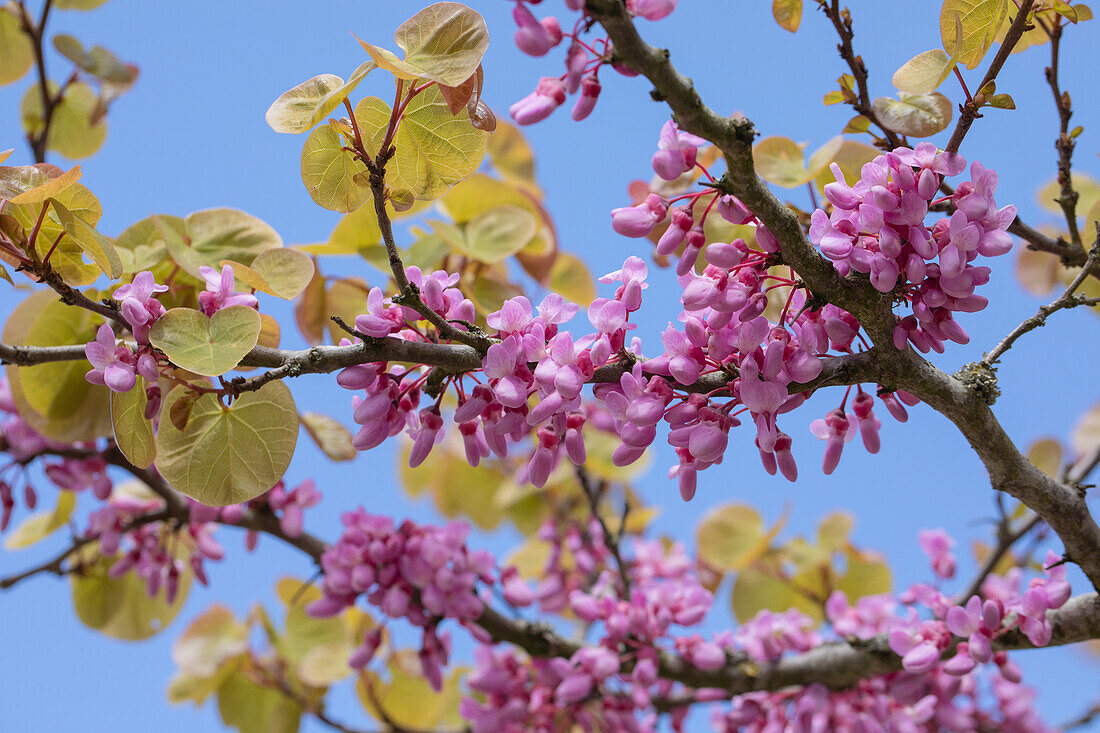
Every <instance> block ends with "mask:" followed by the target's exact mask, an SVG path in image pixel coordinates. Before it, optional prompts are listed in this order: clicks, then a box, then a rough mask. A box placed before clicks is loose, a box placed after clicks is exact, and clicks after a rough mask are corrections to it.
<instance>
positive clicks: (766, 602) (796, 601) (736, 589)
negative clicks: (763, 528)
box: [731, 563, 822, 623]
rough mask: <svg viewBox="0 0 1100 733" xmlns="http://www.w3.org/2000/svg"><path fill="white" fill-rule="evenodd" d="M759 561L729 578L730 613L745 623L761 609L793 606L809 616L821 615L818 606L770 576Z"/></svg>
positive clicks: (785, 608)
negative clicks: (730, 586) (730, 589)
mask: <svg viewBox="0 0 1100 733" xmlns="http://www.w3.org/2000/svg"><path fill="white" fill-rule="evenodd" d="M762 568H763V566H762V565H761V564H759V563H758V564H754V565H750V566H749V567H747V568H745V569H744V570H742V571H741V572H739V573H738V574H737V579H736V580H734V582H733V593H732V596H731V602H732V605H733V615H734V616H735V617H736V618H737V620H738V621H739V622H741V623H745V622H746V621H748V620H749V619H751V618H752V617H753V616H755V615H756V614H758V613H760V612H761V611H763V610H765V609H766V610H769V611H776V612H779V613H781V612H783V611H786V610H787V609H788V608H797V609H798V610H799V611H802V612H803V613H805V614H806V615H808V616H810V617H811V618H815V619H820V618H821V617H822V613H821V607H820V606H818V605H817V604H815V603H814V602H813V601H811V600H810V599H809V598H807V597H806V596H805V595H803V594H802V593H799V592H798V591H797V590H796V589H795V588H794V586H793V585H792V584H791V583H789V582H785V581H782V580H778V579H777V578H775V577H773V576H772V574H770V572H767V571H765V570H763V569H762Z"/></svg>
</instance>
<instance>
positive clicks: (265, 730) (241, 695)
mask: <svg viewBox="0 0 1100 733" xmlns="http://www.w3.org/2000/svg"><path fill="white" fill-rule="evenodd" d="M218 712H219V713H220V714H221V716H222V720H223V721H224V722H225V724H226V725H230V726H233V727H234V728H236V729H237V730H238V731H240V733H297V730H298V725H299V723H300V721H301V717H302V708H301V707H300V706H299V705H298V703H296V702H294V700H292V699H291V698H290V697H288V696H286V695H284V694H283V693H282V692H280V691H279V690H278V689H277V688H274V687H261V686H260V685H258V684H256V683H255V682H253V681H252V680H251V679H250V678H249V676H248V675H247V674H245V672H244V671H243V670H238V671H237V672H236V673H235V674H232V675H230V677H229V678H228V679H226V680H225V682H223V683H222V685H221V687H219V688H218Z"/></svg>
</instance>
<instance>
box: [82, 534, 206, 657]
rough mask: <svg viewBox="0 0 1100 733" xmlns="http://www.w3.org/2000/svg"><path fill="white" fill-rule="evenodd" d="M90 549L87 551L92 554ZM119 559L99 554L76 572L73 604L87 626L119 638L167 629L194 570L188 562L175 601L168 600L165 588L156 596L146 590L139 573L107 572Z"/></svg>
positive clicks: (145, 635) (143, 636) (134, 638)
mask: <svg viewBox="0 0 1100 733" xmlns="http://www.w3.org/2000/svg"><path fill="white" fill-rule="evenodd" d="M92 552H93V551H92V550H89V552H88V553H86V554H87V555H89V556H90V555H91V554H92ZM115 561H116V560H115V559H113V558H111V559H107V558H96V559H94V560H93V561H92V562H90V563H86V564H84V565H83V566H82V568H83V570H82V572H81V573H79V574H76V573H74V574H72V575H71V576H70V577H71V578H72V593H73V608H74V609H75V610H76V615H77V617H78V618H79V619H80V620H81V622H82V623H84V625H85V626H88V627H90V628H93V629H95V630H97V631H99V632H100V633H103V634H106V635H107V636H110V637H112V638H115V639H126V640H129V641H139V640H141V639H147V638H149V637H150V636H152V635H153V634H156V633H158V632H160V631H163V630H164V629H165V627H167V626H168V624H170V623H172V621H173V619H175V618H176V615H177V614H178V613H179V610H180V607H182V606H183V602H184V600H186V598H187V592H188V590H190V588H191V571H190V569H189V568H188V567H187V564H186V563H184V570H183V571H182V572H181V573H180V581H179V591H178V592H177V593H176V599H175V601H173V602H172V603H171V604H169V603H167V602H166V601H165V600H164V591H163V589H162V590H161V592H160V593H159V594H157V596H156V597H155V598H151V597H150V596H149V594H148V593H147V592H146V587H145V581H144V580H142V579H141V578H140V577H139V576H138V575H137V573H134V572H128V573H126V574H124V575H123V576H122V577H119V578H112V577H110V576H109V575H108V574H107V573H108V571H109V570H110V568H111V566H112V565H114V563H115Z"/></svg>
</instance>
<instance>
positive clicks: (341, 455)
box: [298, 412, 359, 461]
mask: <svg viewBox="0 0 1100 733" xmlns="http://www.w3.org/2000/svg"><path fill="white" fill-rule="evenodd" d="M298 419H299V420H300V421H301V423H302V427H303V428H305V429H306V433H307V434H308V435H309V437H311V438H313V442H314V443H316V444H317V447H318V448H320V449H321V452H323V453H324V454H325V455H326V456H328V457H329V459H330V460H333V461H350V460H352V459H353V458H355V456H356V455H358V453H359V452H358V451H357V450H355V447H354V446H353V445H352V444H351V431H349V430H348V429H347V428H345V427H344V426H343V424H341V423H340V422H339V421H338V420H334V419H333V418H331V417H329V416H328V415H322V414H320V413H318V412H304V413H302V414H301V415H299V416H298Z"/></svg>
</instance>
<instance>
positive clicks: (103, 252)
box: [50, 199, 122, 280]
mask: <svg viewBox="0 0 1100 733" xmlns="http://www.w3.org/2000/svg"><path fill="white" fill-rule="evenodd" d="M50 205H51V206H53V210H54V212H55V213H56V214H57V219H58V221H60V222H61V226H63V227H65V233H66V234H68V235H69V238H70V239H71V240H72V241H73V242H74V243H76V245H77V246H78V247H80V249H81V250H83V251H84V252H85V253H86V254H87V255H88V257H90V258H91V260H92V262H94V263H95V264H96V266H97V267H99V269H100V270H102V271H103V273H104V274H106V275H107V277H109V278H111V279H112V280H115V279H117V278H119V277H121V276H122V260H121V259H119V256H118V252H117V251H115V246H114V245H113V244H111V240H109V239H107V237H105V236H103V235H102V234H100V233H99V232H97V231H96V230H95V227H94V226H92V225H91V224H89V223H88V222H86V221H84V220H83V219H81V218H80V217H79V216H77V215H76V214H74V213H73V212H71V211H69V209H68V208H67V207H66V206H65V205H64V204H62V203H61V202H60V201H58V200H57V199H50Z"/></svg>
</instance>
